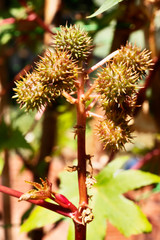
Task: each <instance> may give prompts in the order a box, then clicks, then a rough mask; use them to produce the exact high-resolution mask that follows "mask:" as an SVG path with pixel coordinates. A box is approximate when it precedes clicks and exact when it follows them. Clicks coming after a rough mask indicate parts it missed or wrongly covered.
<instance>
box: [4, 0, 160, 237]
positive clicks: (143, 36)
mask: <svg viewBox="0 0 160 240" xmlns="http://www.w3.org/2000/svg"><path fill="white" fill-rule="evenodd" d="M103 3H104V0H81V1H78V0H66V1H64V0H28V1H27V0H26V1H25V0H19V1H18V0H8V1H5V0H1V1H0V173H1V172H2V175H1V183H2V184H3V185H5V186H9V187H12V183H11V182H10V175H11V174H12V169H11V166H10V158H11V157H12V156H13V155H14V156H18V157H19V158H20V159H21V162H22V166H23V167H22V168H23V170H24V169H28V170H29V171H30V173H31V175H32V179H33V180H34V181H39V177H46V176H48V175H49V170H50V168H51V164H52V162H53V161H54V159H55V158H56V157H57V156H58V158H59V160H60V161H61V162H63V164H62V165H66V164H68V162H69V163H70V162H71V161H72V160H74V159H75V158H76V155H75V149H76V142H75V141H74V128H73V126H74V125H75V124H76V116H75V110H74V109H73V107H72V106H70V105H69V104H68V103H66V102H65V101H64V99H61V98H60V99H58V100H57V101H56V102H54V103H53V104H52V106H49V107H47V109H46V111H45V112H44V114H40V113H39V114H37V113H36V112H30V113H25V112H24V110H20V109H19V106H18V105H17V104H16V102H15V101H14V100H13V99H12V96H13V90H12V89H13V87H14V86H15V85H14V81H15V80H17V79H19V78H20V76H22V75H23V74H25V71H29V70H31V71H32V66H34V62H35V61H36V60H37V59H38V57H37V55H41V54H43V51H44V50H45V48H46V47H48V46H49V45H50V43H51V41H52V35H51V32H53V33H54V32H55V30H56V29H58V27H59V26H60V25H66V24H68V25H70V24H80V25H81V26H82V27H83V28H85V29H86V30H87V31H88V32H89V34H90V36H91V37H92V38H93V44H94V51H93V54H92V56H91V57H90V59H89V60H88V64H89V66H90V65H93V64H94V63H96V62H97V61H99V60H101V59H102V58H103V57H105V56H106V55H107V54H109V53H110V52H112V51H114V50H116V49H117V48H119V47H120V46H121V45H125V44H126V42H127V41H129V42H132V43H136V44H137V45H138V46H140V47H142V49H143V48H147V49H150V50H151V52H152V58H153V61H154V63H155V65H154V66H153V71H152V72H151V73H150V74H149V76H148V77H146V79H143V82H142V84H143V85H144V86H145V88H144V89H142V90H140V94H139V104H142V107H139V109H138V112H137V113H135V119H134V124H135V129H136V132H135V136H136V138H135V139H134V141H133V142H134V144H128V145H127V146H126V150H127V153H128V154H129V156H130V161H129V162H128V163H127V164H128V165H126V168H131V167H133V166H134V167H135V168H136V167H137V168H143V169H144V170H147V171H150V172H154V173H157V174H159V173H160V164H159V156H160V110H159V106H160V68H159V66H160V1H159V0H124V1H122V2H120V3H119V4H117V5H115V6H114V7H112V8H110V9H109V10H108V11H105V12H103V13H101V14H99V15H97V16H96V17H94V18H87V16H89V15H91V14H92V13H93V12H95V11H96V10H97V9H98V8H99V7H100V6H101V5H102V4H103ZM94 77H95V73H94V74H92V78H93V79H94ZM92 121H94V120H91V121H90V122H88V124H87V139H88V145H89V151H90V152H91V153H94V150H95V145H94V144H98V143H97V142H96V138H94V141H95V142H96V143H94V144H93V143H92V142H91V141H90V139H91V138H93V135H92V130H93V129H92V125H93V124H92ZM66 146H67V149H66ZM98 146H99V145H98ZM94 154H95V158H94V160H93V161H94V166H96V171H99V170H100V169H101V168H102V167H103V164H104V162H103V161H101V160H102V156H104V154H105V155H106V153H105V152H104V151H103V150H102V147H101V146H100V147H99V148H98V150H97V149H96V153H94ZM147 154H148V155H147ZM139 163H140V164H139ZM137 164H139V165H137ZM2 169H3V171H2ZM55 171H56V169H55ZM56 177H57V176H56ZM55 182H56V183H58V178H56V179H55ZM2 202H3V225H4V226H7V225H9V226H11V225H12V222H11V212H10V210H11V206H10V199H9V198H8V197H6V196H5V197H3V199H2ZM30 210H31V209H29V210H28V212H30ZM24 215H25V214H24ZM27 216H28V215H27ZM10 229H11V228H4V236H5V239H6V240H8V239H9V240H11V239H12V238H13V236H12V235H11V231H10ZM43 236H44V232H43V229H42V228H40V229H38V230H34V231H32V232H30V238H31V239H38V240H40V239H42V238H43Z"/></svg>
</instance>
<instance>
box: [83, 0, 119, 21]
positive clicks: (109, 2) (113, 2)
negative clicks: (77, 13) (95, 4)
mask: <svg viewBox="0 0 160 240" xmlns="http://www.w3.org/2000/svg"><path fill="white" fill-rule="evenodd" d="M122 1H123V0H106V1H105V2H104V3H103V4H102V5H101V6H100V8H98V10H97V11H96V12H95V13H93V14H92V15H90V16H88V17H87V18H92V17H95V16H97V15H98V14H101V13H103V12H105V11H107V10H108V9H109V8H111V7H113V6H114V5H116V4H118V3H119V2H122Z"/></svg>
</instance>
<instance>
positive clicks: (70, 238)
mask: <svg viewBox="0 0 160 240" xmlns="http://www.w3.org/2000/svg"><path fill="white" fill-rule="evenodd" d="M67 240H74V224H73V221H70V224H69V229H68V236H67Z"/></svg>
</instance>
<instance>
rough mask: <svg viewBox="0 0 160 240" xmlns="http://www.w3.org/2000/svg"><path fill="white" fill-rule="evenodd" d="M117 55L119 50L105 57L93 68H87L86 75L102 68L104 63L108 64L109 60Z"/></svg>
mask: <svg viewBox="0 0 160 240" xmlns="http://www.w3.org/2000/svg"><path fill="white" fill-rule="evenodd" d="M118 53H119V50H116V51H114V52H112V53H111V54H109V55H108V56H107V57H105V58H104V59H102V60H101V61H100V62H98V63H97V64H95V65H94V66H92V67H91V68H89V69H88V70H86V73H87V74H90V73H91V72H93V71H95V70H96V69H97V68H99V67H101V66H103V64H105V63H106V62H108V61H109V60H111V59H112V58H113V57H114V56H115V55H117V54H118Z"/></svg>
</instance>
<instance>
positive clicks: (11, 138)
mask: <svg viewBox="0 0 160 240" xmlns="http://www.w3.org/2000/svg"><path fill="white" fill-rule="evenodd" d="M0 136H1V137H0V150H2V149H3V148H6V149H15V148H26V149H31V146H30V145H29V143H28V142H27V141H26V140H25V138H24V136H23V134H22V133H21V131H20V130H19V129H18V128H15V129H14V128H12V126H11V125H8V126H7V125H6V124H5V122H4V121H2V122H1V124H0Z"/></svg>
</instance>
